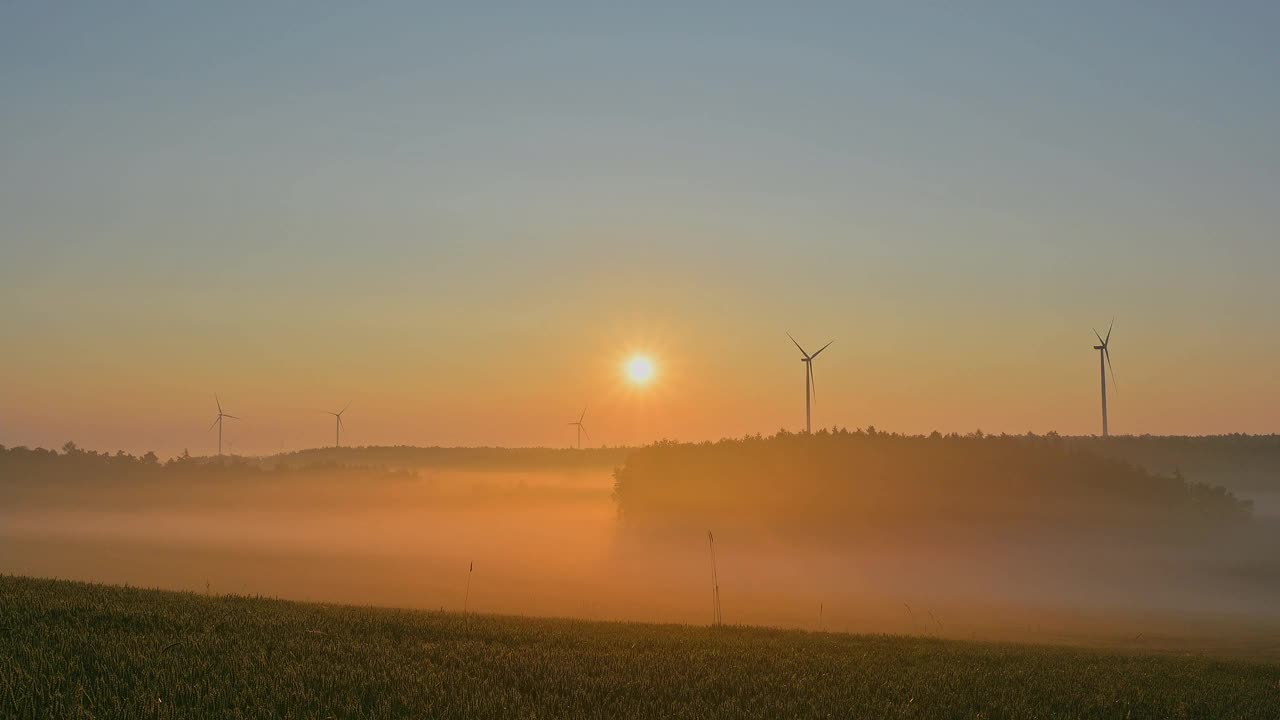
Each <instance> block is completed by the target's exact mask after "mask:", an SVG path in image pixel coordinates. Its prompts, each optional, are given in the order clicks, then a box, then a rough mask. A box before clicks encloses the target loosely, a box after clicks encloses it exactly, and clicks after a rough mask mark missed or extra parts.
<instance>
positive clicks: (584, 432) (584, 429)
mask: <svg viewBox="0 0 1280 720" xmlns="http://www.w3.org/2000/svg"><path fill="white" fill-rule="evenodd" d="M586 418H587V408H586V406H585V405H584V406H583V408H582V414H581V415H579V416H578V421H577V422H571V423H569V424H570V425H576V426H578V449H579V450H581V449H582V436H583V435H586V436H587V439H588V440H590V439H591V433H589V432H587V426H586V425H583V424H582V421H583V420H585V419H586Z"/></svg>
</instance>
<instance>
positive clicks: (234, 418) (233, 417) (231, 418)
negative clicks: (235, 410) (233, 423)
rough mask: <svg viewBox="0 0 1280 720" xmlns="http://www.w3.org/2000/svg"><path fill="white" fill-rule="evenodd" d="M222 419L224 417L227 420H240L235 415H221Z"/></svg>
mask: <svg viewBox="0 0 1280 720" xmlns="http://www.w3.org/2000/svg"><path fill="white" fill-rule="evenodd" d="M222 417H224V418H228V419H230V420H239V419H240V418H238V417H236V416H235V415H223V416H222Z"/></svg>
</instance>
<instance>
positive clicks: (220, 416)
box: [209, 393, 240, 455]
mask: <svg viewBox="0 0 1280 720" xmlns="http://www.w3.org/2000/svg"><path fill="white" fill-rule="evenodd" d="M213 401H214V402H215V403H217V404H218V417H216V418H214V420H213V425H217V426H218V454H219V455H221V454H222V420H223V419H224V418H225V419H227V420H239V419H240V418H238V417H236V416H235V415H228V414H226V413H224V412H222V401H221V400H219V399H218V393H214V394H213ZM213 425H210V426H209V429H210V430H212V429H213Z"/></svg>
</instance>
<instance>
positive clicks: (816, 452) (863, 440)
mask: <svg viewBox="0 0 1280 720" xmlns="http://www.w3.org/2000/svg"><path fill="white" fill-rule="evenodd" d="M614 495H615V499H616V501H617V504H618V509H619V512H620V514H621V517H622V519H623V521H624V522H625V523H627V524H628V525H630V526H632V527H649V528H656V527H663V526H667V527H694V526H698V527H717V528H724V527H737V528H750V529H754V530H759V531H767V532H771V533H780V534H784V535H787V536H797V535H814V536H817V537H822V538H828V539H829V538H832V537H847V538H860V539H868V538H873V537H881V538H886V539H887V538H894V539H897V540H903V539H915V540H927V539H941V538H986V539H998V538H1001V537H1004V538H1006V539H1008V538H1011V537H1017V538H1028V537H1040V538H1045V537H1053V536H1055V535H1056V536H1063V535H1067V536H1080V535H1081V534H1085V533H1087V534H1088V535H1089V536H1090V537H1093V538H1099V537H1117V538H1121V537H1133V536H1144V537H1168V536H1186V535H1188V534H1190V535H1192V536H1195V535H1197V534H1202V533H1206V532H1216V531H1219V530H1222V529H1225V528H1230V527H1237V526H1241V525H1244V524H1246V523H1247V522H1248V521H1249V519H1250V517H1251V514H1252V507H1251V503H1250V502H1249V501H1247V500H1241V499H1239V498H1237V497H1236V496H1235V495H1233V494H1232V493H1231V492H1230V491H1228V490H1226V489H1225V488H1223V487H1221V486H1220V485H1209V484H1206V483H1202V482H1199V481H1196V480H1195V479H1193V478H1188V477H1187V476H1185V475H1184V474H1182V473H1181V472H1178V471H1175V472H1172V473H1156V472H1152V471H1150V470H1147V469H1145V468H1143V467H1140V466H1138V465H1135V464H1133V463H1131V462H1129V461H1127V460H1123V459H1118V458H1116V457H1108V456H1106V455H1104V454H1101V453H1098V452H1094V451H1093V450H1092V449H1091V448H1088V447H1087V446H1085V445H1084V444H1082V443H1079V442H1076V441H1074V440H1068V439H1064V438H1061V437H1058V436H1056V435H1050V436H1034V435H1027V436H1008V435H1000V436H995V435H983V434H982V433H973V434H969V435H956V434H952V435H942V434H939V433H934V434H933V435H930V436H904V435H897V434H890V433H882V432H877V431H876V430H875V429H874V428H869V429H867V430H857V431H847V430H823V431H820V432H817V433H814V434H812V435H806V434H795V433H788V432H785V431H783V432H779V433H778V434H776V435H773V436H771V437H762V436H753V437H745V438H741V439H735V440H722V441H719V442H715V443H710V442H708V443H698V444H682V443H675V442H662V443H657V444H655V445H652V446H649V447H645V448H642V449H638V450H636V451H634V452H633V453H632V454H631V455H630V456H629V458H628V460H627V463H626V465H625V466H624V467H622V468H620V469H619V470H618V471H617V472H616V473H615V490H614Z"/></svg>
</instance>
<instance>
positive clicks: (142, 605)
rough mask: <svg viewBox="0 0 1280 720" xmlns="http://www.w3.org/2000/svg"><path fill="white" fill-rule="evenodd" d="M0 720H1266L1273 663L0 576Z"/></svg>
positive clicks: (1279, 694)
mask: <svg viewBox="0 0 1280 720" xmlns="http://www.w3.org/2000/svg"><path fill="white" fill-rule="evenodd" d="M0 717H4V718H90V717H93V718H326V717H334V718H433V717H457V718H464V717H465V718H485V717H495V718H513V717H543V718H552V717H602V718H603V717H608V718H618V717H662V718H668V717H687V718H708V717H735V718H737V717H744V718H749V717H779V718H790V717H835V718H862V717H865V718H1277V717H1280V665H1278V664H1275V663H1268V662H1248V661H1244V660H1225V659H1214V658H1206V657H1198V656H1173V655H1145V656H1144V655H1134V654H1121V653H1108V652H1101V651H1094V650H1081V649H1066V648H1048V647H1035V646H1021V645H996V644H983V643H965V642H954V641H942V640H934V639H926V638H894V637H884V636H852V635H836V634H809V633H803V632H795V631H782V630H769V629H758V628H722V629H711V628H705V627H686V626H673V625H641V624H624V623H597V622H579V621H571V620H545V619H524V618H511V617H494V616H473V617H470V618H464V617H463V616H461V615H458V614H455V613H434V612H410V611H401V610H388V609H371V608H355V607H337V606H328V605H312V604H302V603H291V602H283V601H277V600H267V599H254V598H239V597H205V596H201V595H194V594H189V593H171V592H160V591H154V590H138V589H130V588H120V587H107V586H99V585H86V584H80V583H71V582H63V581H51V580H33V579H25V578H14V577H0Z"/></svg>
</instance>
